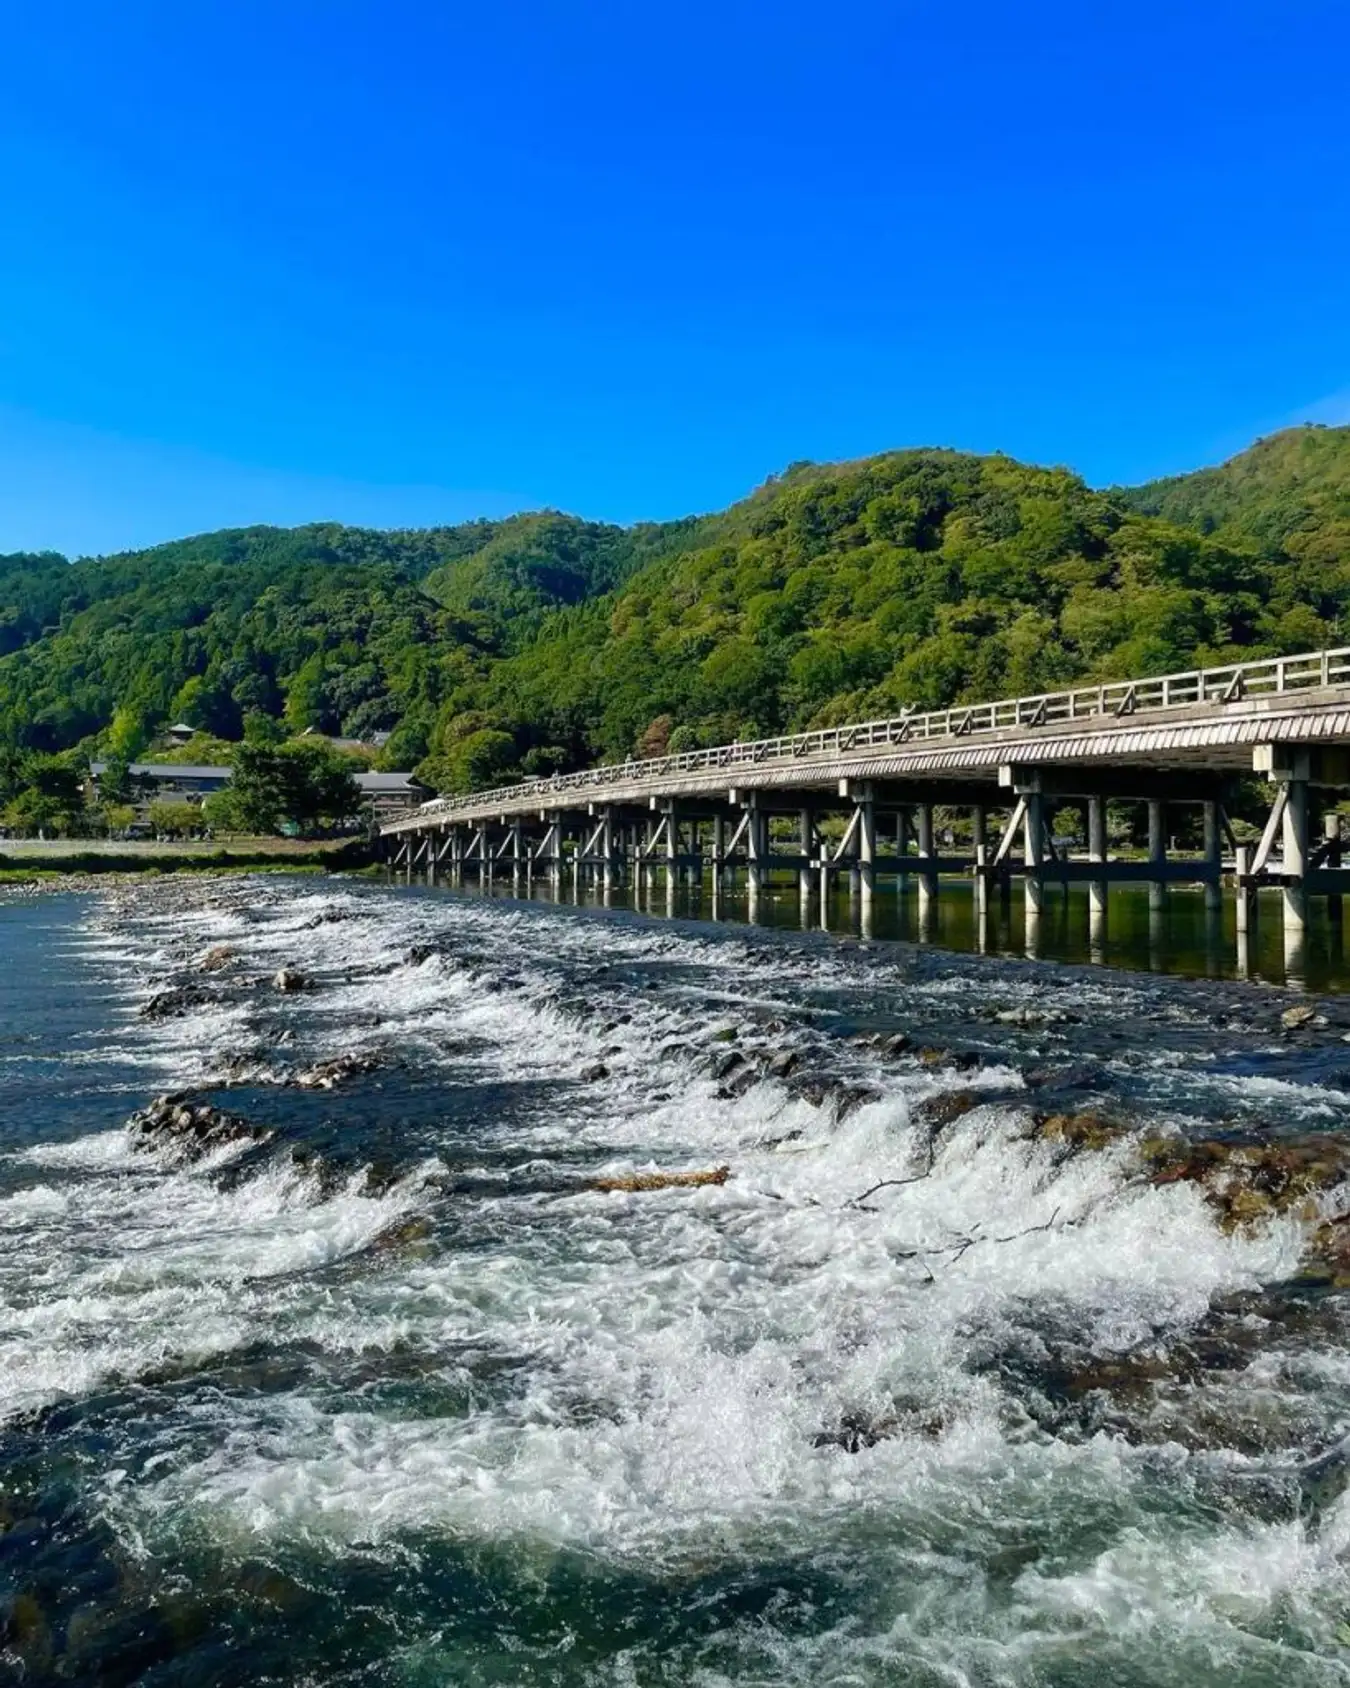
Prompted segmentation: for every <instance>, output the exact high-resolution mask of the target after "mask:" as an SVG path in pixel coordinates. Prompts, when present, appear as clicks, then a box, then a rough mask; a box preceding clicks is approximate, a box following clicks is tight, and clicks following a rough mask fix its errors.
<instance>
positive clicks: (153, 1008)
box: [141, 985, 216, 1020]
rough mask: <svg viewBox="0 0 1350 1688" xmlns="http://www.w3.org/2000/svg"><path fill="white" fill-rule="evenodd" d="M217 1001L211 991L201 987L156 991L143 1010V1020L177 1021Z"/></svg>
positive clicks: (179, 986) (186, 986)
mask: <svg viewBox="0 0 1350 1688" xmlns="http://www.w3.org/2000/svg"><path fill="white" fill-rule="evenodd" d="M215 1000H216V998H215V996H214V994H213V993H212V992H211V991H208V990H203V989H202V987H201V986H200V985H177V986H175V987H173V988H172V989H170V990H164V991H156V992H155V994H154V995H153V996H152V997H151V998H150V1000H149V1001H148V1002H147V1003H145V1004H144V1005H143V1006H142V1008H141V1018H142V1019H143V1020H176V1019H181V1018H182V1016H183V1015H184V1014H191V1013H193V1012H194V1011H195V1010H196V1009H198V1008H201V1007H204V1006H205V1005H206V1004H207V1003H208V1002H214V1001H215Z"/></svg>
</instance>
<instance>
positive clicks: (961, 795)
mask: <svg viewBox="0 0 1350 1688" xmlns="http://www.w3.org/2000/svg"><path fill="white" fill-rule="evenodd" d="M1253 775H1255V776H1256V777H1258V778H1259V779H1261V780H1262V781H1265V782H1267V784H1268V786H1269V792H1270V796H1269V809H1268V813H1267V816H1266V820H1265V826H1264V829H1263V831H1262V833H1261V835H1260V838H1259V840H1256V839H1253V840H1252V842H1250V843H1249V844H1246V845H1244V844H1239V842H1238V840H1237V839H1236V838H1235V836H1234V834H1233V829H1232V826H1231V824H1230V822H1229V817H1228V812H1227V804H1228V802H1229V800H1230V794H1231V791H1232V788H1233V785H1234V783H1235V781H1236V780H1237V779H1239V778H1242V777H1244V776H1245V777H1247V778H1249V779H1250V778H1251V777H1252V776H1253ZM1347 795H1350V647H1345V648H1341V649H1337V650H1326V651H1315V652H1311V653H1308V654H1305V655H1302V656H1289V657H1276V658H1270V659H1266V660H1262V661H1258V662H1243V663H1230V664H1227V665H1225V666H1224V667H1221V668H1207V669H1197V670H1194V671H1192V672H1189V673H1184V674H1165V675H1161V676H1158V677H1156V678H1150V679H1142V680H1125V681H1113V682H1111V683H1109V684H1105V685H1097V686H1079V687H1075V688H1073V689H1072V690H1069V691H1062V692H1049V693H1045V694H1042V695H1039V696H1035V697H1021V698H1009V699H1004V700H1001V701H999V702H996V703H982V704H973V705H969V706H962V707H958V708H952V709H940V710H933V711H929V712H927V713H923V714H918V713H911V714H904V715H898V716H894V717H892V718H890V719H887V720H880V721H863V722H859V723H857V724H855V725H851V726H844V727H829V728H824V729H821V730H818V731H815V732H808V733H796V734H789V735H784V736H781V737H778V738H770V739H760V740H756V741H754V742H750V743H736V744H724V745H718V746H715V747H713V748H711V749H705V750H693V751H685V752H682V753H680V754H678V755H673V756H662V757H656V758H652V759H648V760H642V761H629V762H624V763H620V764H617V765H611V766H604V767H597V768H590V769H587V770H586V771H584V772H582V773H575V774H563V775H558V776H555V777H553V778H549V779H537V780H528V781H524V782H522V783H520V784H517V785H510V786H504V787H501V788H500V789H498V790H494V791H483V792H474V793H472V794H469V795H465V796H456V797H439V798H436V799H434V800H433V801H432V802H430V803H427V804H425V805H423V807H422V808H421V809H420V810H418V811H417V812H416V813H414V814H412V815H409V816H406V817H404V818H402V819H400V820H397V821H395V822H392V823H391V824H389V825H387V826H385V827H384V828H383V829H382V832H381V837H382V840H383V844H384V848H385V851H386V854H387V856H388V859H389V860H390V862H391V863H392V864H393V865H394V866H395V867H397V868H400V869H402V870H404V871H406V872H407V873H408V874H409V876H411V875H412V874H413V873H414V872H417V871H423V872H425V873H426V875H427V876H428V878H430V879H432V880H435V879H436V878H437V877H439V876H442V875H444V876H446V877H448V878H450V879H452V880H455V881H460V880H462V879H463V878H464V876H465V875H473V876H475V877H478V878H479V879H481V880H482V881H483V882H484V883H485V884H489V885H490V884H492V883H493V882H494V881H498V880H503V879H504V880H507V881H509V882H510V883H511V884H512V886H513V887H514V888H515V889H516V890H518V891H520V890H527V889H528V888H529V886H530V884H531V883H532V882H533V881H535V880H537V879H539V878H541V877H545V876H546V877H547V878H549V879H551V880H552V882H553V884H554V885H555V887H560V886H561V882H562V879H563V876H564V875H565V874H567V873H569V872H570V874H571V876H572V878H573V881H574V885H575V886H576V887H577V888H579V887H580V884H581V883H582V881H583V879H584V880H585V881H586V882H588V883H589V882H594V883H595V884H596V885H597V886H599V887H601V888H602V889H603V890H606V891H608V890H610V889H612V888H613V887H615V886H617V885H620V884H624V883H627V884H630V885H632V886H633V887H634V888H636V889H637V890H638V891H639V892H640V891H641V890H642V889H643V888H644V886H648V887H649V886H650V885H651V884H652V883H653V882H654V881H655V880H657V879H660V880H663V881H664V884H665V887H666V890H667V893H668V895H673V891H674V887H675V886H676V884H677V883H678V882H679V880H680V878H681V877H683V878H684V880H685V881H686V882H687V883H695V884H699V885H702V884H705V883H706V881H707V876H708V875H711V890H712V895H713V897H714V899H716V898H717V897H718V895H719V894H720V893H721V891H722V890H723V889H724V888H725V887H726V886H727V885H728V884H729V883H730V881H731V879H732V877H733V876H739V875H744V879H745V883H746V886H747V889H748V893H749V898H750V902H751V906H752V911H753V905H754V902H755V899H756V898H757V896H759V895H760V894H761V893H762V892H763V890H764V888H765V887H766V886H767V885H768V884H769V882H770V879H771V876H774V875H780V876H781V875H783V874H790V875H791V876H793V879H794V880H795V882H796V883H797V885H798V886H799V888H800V895H801V897H802V899H803V909H804V910H805V908H806V906H807V904H808V902H809V900H810V899H811V898H812V897H813V895H816V894H819V895H820V896H821V897H822V898H828V895H829V892H830V889H831V885H832V882H833V881H834V879H835V877H836V876H837V875H840V874H847V875H848V876H849V883H850V885H851V887H852V890H853V892H854V894H855V896H856V897H857V899H858V902H859V904H860V908H861V918H862V923H863V928H864V930H866V929H867V925H868V921H869V918H870V908H871V905H872V900H873V898H874V896H875V894H876V891H877V887H878V885H879V883H880V882H882V881H883V880H885V879H887V878H890V879H897V880H899V881H901V882H902V883H903V882H905V881H906V880H908V879H910V878H913V879H915V880H917V883H918V886H919V898H920V915H921V919H922V914H923V909H924V906H925V904H926V903H931V900H932V899H933V898H935V897H936V896H937V895H938V892H939V887H940V883H941V878H942V876H943V875H953V874H960V875H964V876H967V877H968V878H971V879H973V882H974V892H975V897H976V901H977V906H979V907H987V901H988V897H989V895H990V892H991V889H993V890H994V891H995V892H996V893H998V894H1001V895H1003V896H1005V897H1006V896H1007V895H1008V893H1009V888H1010V886H1011V883H1012V881H1013V880H1014V879H1015V878H1020V879H1021V880H1022V881H1023V883H1024V885H1025V901H1026V909H1027V918H1028V921H1029V922H1030V921H1032V920H1033V919H1034V918H1035V917H1036V915H1037V913H1038V912H1039V910H1040V908H1041V906H1042V901H1043V898H1044V896H1045V892H1046V888H1047V887H1048V886H1052V885H1057V884H1058V885H1068V884H1069V883H1071V882H1075V881H1085V882H1086V883H1087V885H1088V887H1089V899H1090V907H1091V910H1092V915H1093V919H1094V920H1096V921H1098V922H1104V921H1105V918H1106V911H1107V899H1108V888H1109V886H1110V885H1111V884H1113V883H1121V882H1136V883H1137V882H1144V883H1147V884H1148V885H1149V887H1150V898H1151V901H1152V902H1153V903H1154V904H1155V905H1156V906H1158V907H1161V906H1163V902H1164V898H1165V892H1166V887H1167V886H1168V885H1169V884H1174V883H1178V882H1186V883H1192V884H1196V883H1198V884H1201V885H1203V886H1204V888H1205V896H1206V900H1207V903H1208V905H1209V906H1210V907H1212V908H1214V909H1217V908H1218V906H1219V899H1220V896H1221V886H1222V884H1223V882H1224V880H1225V878H1231V880H1232V882H1233V883H1234V884H1235V886H1236V888H1237V890H1238V893H1239V895H1238V924H1239V930H1240V931H1244V930H1245V929H1246V925H1247V922H1248V921H1249V920H1250V918H1251V916H1252V914H1253V913H1254V910H1255V907H1256V901H1255V894H1256V892H1257V891H1258V890H1259V889H1260V888H1261V887H1263V886H1276V887H1279V888H1280V890H1281V891H1282V894H1283V896H1282V900H1283V912H1284V920H1285V924H1286V927H1287V928H1288V929H1290V930H1292V931H1295V932H1297V931H1299V930H1301V928H1302V925H1303V922H1304V920H1305V918H1306V910H1307V899H1308V897H1309V896H1310V895H1319V894H1321V895H1326V896H1329V897H1331V898H1333V899H1335V901H1334V903H1333V905H1332V906H1333V912H1335V913H1336V914H1339V910H1340V898H1341V895H1342V893H1343V892H1344V891H1346V890H1350V869H1347V868H1345V867H1343V866H1342V861H1341V838H1340V821H1339V817H1338V816H1336V815H1335V814H1334V813H1333V812H1331V811H1332V809H1333V806H1334V804H1335V803H1336V802H1337V801H1339V799H1340V798H1341V797H1343V796H1347ZM1108 801H1132V802H1138V803H1141V804H1144V805H1146V806H1147V814H1148V849H1147V854H1146V856H1144V857H1143V858H1138V857H1135V858H1128V857H1121V856H1116V855H1113V854H1112V852H1111V851H1110V849H1109V848H1108V837H1107V810H1106V805H1107V802H1108ZM1066 806H1074V807H1078V806H1081V807H1082V809H1083V810H1084V811H1085V822H1086V825H1085V828H1084V830H1083V837H1084V838H1085V841H1086V848H1085V849H1077V850H1075V849H1073V848H1069V847H1066V846H1065V845H1064V844H1063V843H1062V842H1060V841H1057V840H1056V838H1055V836H1054V833H1053V831H1052V826H1051V822H1052V819H1053V817H1054V816H1055V815H1056V814H1057V813H1058V812H1060V811H1062V810H1063V809H1064V808H1065V807H1066ZM939 807H940V808H941V809H943V810H944V811H945V812H947V813H950V812H951V811H953V810H955V811H968V813H969V817H970V819H969V827H968V829H967V827H966V826H965V825H964V824H963V825H961V826H960V827H959V828H958V829H956V830H959V831H960V832H961V833H962V834H964V833H965V832H966V831H967V830H968V831H969V835H970V841H969V845H968V846H966V845H964V844H963V845H962V846H957V845H955V844H954V843H953V842H952V839H953V838H954V836H955V831H951V830H949V832H948V834H947V840H946V842H944V841H942V840H940V839H939V837H938V834H937V829H936V827H935V820H934V810H935V809H937V808H939ZM1186 811H1189V812H1190V813H1189V819H1188V816H1187V814H1186V813H1185V812H1186ZM1319 813H1320V817H1321V825H1320V826H1314V824H1313V823H1314V821H1315V820H1316V819H1317V817H1318V815H1319ZM1197 819H1198V825H1196V824H1194V823H1195V821H1196V820H1197ZM1177 823H1180V824H1181V826H1182V829H1183V830H1186V829H1188V827H1189V830H1191V831H1192V832H1193V833H1194V835H1195V838H1196V839H1197V840H1198V847H1195V848H1193V849H1191V850H1190V851H1188V852H1178V851H1177V850H1176V849H1175V848H1174V847H1172V845H1171V843H1170V839H1171V837H1172V829H1173V826H1174V825H1175V824H1177Z"/></svg>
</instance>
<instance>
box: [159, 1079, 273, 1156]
mask: <svg viewBox="0 0 1350 1688" xmlns="http://www.w3.org/2000/svg"><path fill="white" fill-rule="evenodd" d="M127 1130H128V1132H129V1133H130V1135H131V1140H132V1142H133V1144H134V1145H135V1146H136V1147H137V1148H142V1149H148V1150H170V1151H172V1153H173V1154H174V1155H175V1157H176V1158H178V1159H180V1160H186V1161H196V1160H201V1159H203V1158H204V1157H205V1156H207V1155H210V1154H213V1153H214V1152H215V1151H216V1150H217V1149H220V1148H223V1147H224V1146H225V1145H227V1144H230V1143H262V1142H265V1141H266V1140H267V1139H268V1138H269V1137H270V1136H271V1135H272V1133H271V1131H269V1130H268V1128H267V1127H266V1126H261V1125H256V1124H254V1123H253V1121H252V1120H247V1119H243V1118H241V1117H240V1116H239V1115H238V1114H231V1113H227V1112H226V1111H225V1109H223V1108H217V1107H215V1106H214V1105H213V1104H212V1103H210V1102H206V1101H202V1100H201V1099H200V1098H194V1097H192V1096H189V1095H184V1094H179V1095H167V1096H157V1097H156V1098H155V1099H154V1101H153V1102H151V1103H149V1104H148V1106H146V1107H144V1108H141V1109H139V1110H138V1111H137V1112H136V1113H134V1114H133V1115H132V1116H131V1118H130V1119H129V1120H128V1121H127Z"/></svg>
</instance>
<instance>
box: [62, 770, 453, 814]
mask: <svg viewBox="0 0 1350 1688" xmlns="http://www.w3.org/2000/svg"><path fill="white" fill-rule="evenodd" d="M107 768H108V764H107V763H106V762H94V763H93V764H91V766H90V769H89V774H90V785H91V790H90V796H91V798H92V799H93V801H94V802H98V801H100V799H101V798H102V795H103V793H102V790H101V786H102V780H103V776H104V774H105V773H106V772H107ZM230 773H231V770H230V769H229V768H223V767H221V768H217V767H211V766H208V765H205V764H199V763H194V762H133V763H132V764H131V765H130V767H129V768H128V769H127V779H128V782H129V784H130V786H131V801H132V804H133V805H134V807H135V808H136V809H137V810H138V811H139V813H140V815H141V816H142V817H144V816H145V814H146V813H147V811H148V810H149V808H150V805H151V804H152V803H196V804H200V803H201V802H202V801H203V800H204V799H205V798H207V797H209V796H210V795H211V794H212V792H215V791H221V790H223V789H224V787H225V786H227V785H228V784H229V783H230ZM352 778H353V779H354V780H355V781H356V788H357V790H358V791H359V792H360V793H361V806H362V808H363V809H364V810H365V811H366V812H367V814H369V815H370V816H371V818H372V819H373V820H374V821H376V822H379V823H383V822H384V821H388V820H397V819H398V817H399V816H400V815H407V814H411V813H412V811H413V810H414V809H416V808H417V807H418V805H419V804H421V803H425V802H426V800H427V798H428V797H430V796H431V795H432V792H431V790H430V788H429V787H428V786H425V785H423V784H422V783H421V781H420V780H415V779H414V778H413V776H412V775H411V774H409V773H389V774H360V773H354V774H353V775H352Z"/></svg>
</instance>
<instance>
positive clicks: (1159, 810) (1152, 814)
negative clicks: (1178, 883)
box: [1148, 797, 1167, 928]
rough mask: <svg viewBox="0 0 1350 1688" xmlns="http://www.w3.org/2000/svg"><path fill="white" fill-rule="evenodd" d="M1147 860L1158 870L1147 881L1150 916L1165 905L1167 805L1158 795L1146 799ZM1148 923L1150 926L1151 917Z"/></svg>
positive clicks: (1161, 909) (1159, 911) (1159, 912)
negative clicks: (1153, 876) (1155, 876)
mask: <svg viewBox="0 0 1350 1688" xmlns="http://www.w3.org/2000/svg"><path fill="white" fill-rule="evenodd" d="M1148 860H1149V866H1150V867H1154V868H1158V869H1159V870H1160V871H1159V873H1158V876H1157V878H1155V879H1150V880H1149V882H1148V909H1149V914H1150V916H1152V915H1154V914H1161V913H1162V911H1163V910H1164V909H1165V908H1166V907H1167V879H1166V877H1165V874H1166V868H1167V805H1166V804H1165V803H1164V802H1163V800H1162V799H1161V798H1160V797H1150V798H1149V800H1148ZM1149 925H1150V928H1151V927H1152V920H1151V919H1150V922H1149Z"/></svg>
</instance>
